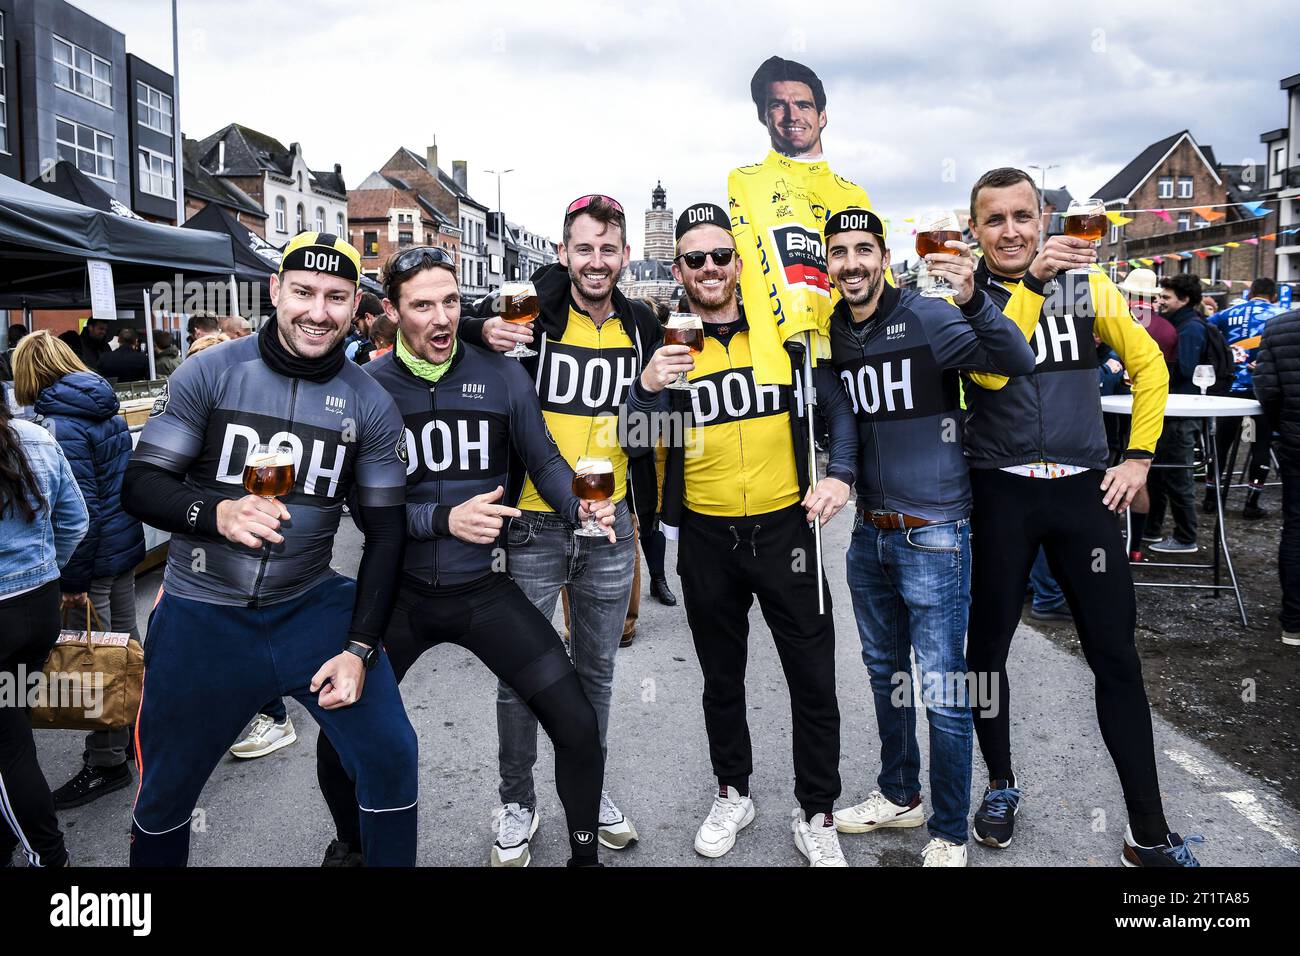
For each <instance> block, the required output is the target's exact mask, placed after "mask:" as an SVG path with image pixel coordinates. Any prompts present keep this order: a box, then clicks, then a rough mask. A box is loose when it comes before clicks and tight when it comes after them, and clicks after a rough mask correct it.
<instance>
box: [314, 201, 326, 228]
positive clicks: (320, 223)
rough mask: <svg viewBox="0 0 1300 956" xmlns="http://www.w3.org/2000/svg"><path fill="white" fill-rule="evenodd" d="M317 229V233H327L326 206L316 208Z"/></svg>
mask: <svg viewBox="0 0 1300 956" xmlns="http://www.w3.org/2000/svg"><path fill="white" fill-rule="evenodd" d="M315 228H316V231H317V232H324V231H325V207H324V206H317V207H316V226H315Z"/></svg>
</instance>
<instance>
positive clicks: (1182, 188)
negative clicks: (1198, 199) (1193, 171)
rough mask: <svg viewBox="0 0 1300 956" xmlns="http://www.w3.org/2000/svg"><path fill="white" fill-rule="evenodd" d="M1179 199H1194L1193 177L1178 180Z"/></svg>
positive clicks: (1181, 177) (1182, 177) (1183, 177)
mask: <svg viewBox="0 0 1300 956" xmlns="http://www.w3.org/2000/svg"><path fill="white" fill-rule="evenodd" d="M1178 198H1179V199H1191V198H1192V177H1191V176H1180V177H1179V178H1178Z"/></svg>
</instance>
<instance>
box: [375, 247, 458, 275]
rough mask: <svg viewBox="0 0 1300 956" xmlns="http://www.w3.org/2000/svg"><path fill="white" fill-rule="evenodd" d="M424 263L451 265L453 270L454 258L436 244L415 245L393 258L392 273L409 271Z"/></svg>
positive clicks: (454, 265) (454, 266)
mask: <svg viewBox="0 0 1300 956" xmlns="http://www.w3.org/2000/svg"><path fill="white" fill-rule="evenodd" d="M426 263H429V264H432V265H435V266H451V268H452V270H453V271H454V270H455V268H456V260H455V259H454V258H453V257H452V255H451V253H450V252H448V251H447V250H446V249H441V248H439V247H438V246H416V247H415V248H414V249H407V250H406V251H405V252H403V253H402V254H401V255H399V256H398V257H397V258H396V259H394V260H393V265H392V269H391V270H390V271H391V272H393V273H398V272H410V271H411V270H412V269H416V268H419V267H420V266H423V265H425V264H426Z"/></svg>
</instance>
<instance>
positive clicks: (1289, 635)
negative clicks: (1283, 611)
mask: <svg viewBox="0 0 1300 956" xmlns="http://www.w3.org/2000/svg"><path fill="white" fill-rule="evenodd" d="M1282 643H1283V644H1289V645H1291V646H1292V647H1300V634H1298V633H1296V632H1294V631H1283V632H1282Z"/></svg>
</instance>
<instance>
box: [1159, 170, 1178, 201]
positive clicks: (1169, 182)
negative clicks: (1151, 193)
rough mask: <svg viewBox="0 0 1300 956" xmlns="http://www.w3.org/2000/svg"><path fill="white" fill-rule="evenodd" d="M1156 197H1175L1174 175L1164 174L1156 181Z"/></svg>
mask: <svg viewBox="0 0 1300 956" xmlns="http://www.w3.org/2000/svg"><path fill="white" fill-rule="evenodd" d="M1156 198H1158V199H1173V198H1174V180H1173V177H1172V176H1162V177H1160V179H1159V181H1158V182H1157V183H1156Z"/></svg>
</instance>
